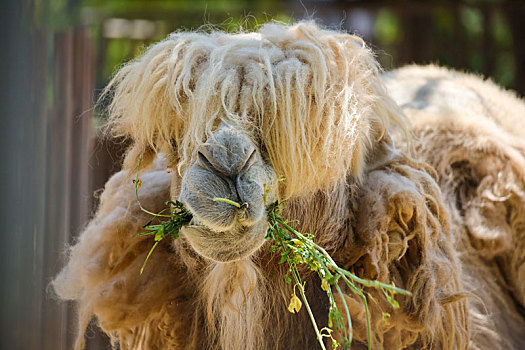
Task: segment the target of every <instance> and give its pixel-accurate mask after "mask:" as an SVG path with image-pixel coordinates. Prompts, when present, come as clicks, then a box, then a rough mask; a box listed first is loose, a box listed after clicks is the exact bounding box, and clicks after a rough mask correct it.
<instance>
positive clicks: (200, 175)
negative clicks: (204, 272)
mask: <svg viewBox="0 0 525 350" xmlns="http://www.w3.org/2000/svg"><path fill="white" fill-rule="evenodd" d="M276 184H277V176H276V174H275V171H274V170H273V168H272V167H271V166H270V165H269V164H268V162H267V161H265V160H264V159H263V157H262V155H261V152H260V150H259V149H258V148H257V147H256V145H255V144H254V143H253V142H252V141H251V140H250V138H249V137H248V136H247V135H246V134H245V133H243V132H242V131H241V130H239V129H238V128H236V127H235V126H231V125H221V126H220V127H219V128H218V130H217V131H216V132H215V133H214V134H213V135H212V137H211V138H210V139H208V140H207V141H206V142H205V143H203V144H202V145H201V146H200V147H199V148H198V151H197V157H196V159H195V160H194V161H193V162H192V164H191V165H190V166H189V167H188V169H187V170H186V171H185V173H184V176H183V178H182V185H181V191H180V197H179V200H180V201H181V202H183V203H184V204H185V205H186V207H187V208H188V210H190V211H191V213H192V214H193V222H192V224H191V225H189V226H187V227H185V228H183V230H182V231H181V234H183V235H184V236H185V237H186V238H187V239H188V241H189V242H190V244H191V246H192V247H193V249H195V251H196V252H197V253H199V254H201V255H202V256H204V257H206V258H209V259H211V260H214V261H218V262H229V261H235V260H239V259H242V258H245V257H247V256H250V255H251V254H252V253H254V252H255V251H257V249H259V247H260V246H261V245H262V244H263V243H264V238H265V235H266V229H267V223H266V203H272V202H273V201H274V200H275V199H276V188H277V187H276ZM265 189H268V191H267V192H266V193H265ZM214 198H226V199H230V200H232V201H235V202H237V203H240V204H241V207H240V208H238V207H236V206H234V205H231V204H229V203H226V202H222V201H216V200H215V201H214Z"/></svg>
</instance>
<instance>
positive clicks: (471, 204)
mask: <svg viewBox="0 0 525 350" xmlns="http://www.w3.org/2000/svg"><path fill="white" fill-rule="evenodd" d="M514 151H515V150H514ZM467 154H468V153H467ZM470 154H472V153H470ZM501 154H505V153H503V152H501V153H500V154H497V153H496V154H494V153H493V154H481V153H480V154H478V155H476V156H475V157H472V159H470V160H463V161H462V162H461V165H457V164H456V166H454V165H453V166H452V169H453V172H454V173H455V174H454V178H455V179H456V180H457V179H461V180H460V181H458V185H459V188H458V190H457V191H456V193H458V195H459V199H460V200H459V201H458V205H459V208H458V209H460V210H461V211H463V213H464V214H463V215H464V218H465V225H466V227H467V229H468V231H469V235H470V239H471V243H472V245H473V246H474V247H475V248H476V249H477V250H478V251H480V252H482V253H483V255H484V256H486V257H487V258H493V257H495V256H497V255H500V254H501V253H503V252H505V251H509V250H510V249H512V248H513V247H512V245H513V241H514V240H515V239H516V238H515V237H513V235H514V233H513V232H514V231H515V230H516V227H513V226H515V225H513V222H514V221H513V219H512V218H513V217H514V216H516V213H519V212H522V213H523V211H524V209H525V203H524V202H523V198H521V200H520V197H523V193H524V189H525V182H524V181H523V179H522V178H521V176H520V168H521V164H519V163H520V162H517V163H516V162H515V160H516V157H511V156H507V157H505V156H501ZM514 156H517V154H516V155H514ZM522 170H525V169H522Z"/></svg>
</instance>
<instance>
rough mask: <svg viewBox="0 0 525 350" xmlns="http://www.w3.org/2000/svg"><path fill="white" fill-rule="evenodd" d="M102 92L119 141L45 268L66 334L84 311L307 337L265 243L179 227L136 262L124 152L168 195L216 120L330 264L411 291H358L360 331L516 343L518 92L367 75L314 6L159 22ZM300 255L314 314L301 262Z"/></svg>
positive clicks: (158, 342) (125, 344)
mask: <svg viewBox="0 0 525 350" xmlns="http://www.w3.org/2000/svg"><path fill="white" fill-rule="evenodd" d="M385 86H386V88H388V93H389V94H390V95H391V96H392V97H393V98H394V99H392V98H391V97H389V94H387V92H386V91H387V89H386V88H385ZM106 96H108V97H111V98H112V102H111V105H110V106H109V113H110V124H109V125H110V130H111V131H112V132H113V133H114V134H115V135H124V136H127V137H129V138H130V139H131V140H132V141H133V144H132V146H131V147H130V150H129V152H128V155H127V157H126V159H125V162H124V166H123V170H122V171H121V172H119V173H117V174H115V175H114V176H113V177H112V178H111V179H110V180H109V181H108V183H107V184H106V187H105V190H104V193H103V194H102V196H101V203H100V206H99V208H98V211H97V214H96V215H95V217H94V218H93V220H92V221H91V222H90V223H89V225H88V226H87V227H86V229H85V231H84V232H83V233H82V234H81V236H80V237H79V239H78V242H77V243H76V244H75V245H74V246H73V247H71V248H70V250H69V260H68V263H67V265H66V266H65V267H64V269H63V270H62V272H61V273H60V274H59V275H58V276H57V277H56V278H55V280H54V281H53V286H54V289H55V291H56V293H57V295H58V296H59V297H60V298H62V299H69V300H75V301H76V302H77V305H78V308H79V337H78V339H77V343H76V348H77V349H81V348H83V346H84V337H83V334H84V332H85V328H86V326H87V324H88V323H89V321H90V320H91V318H92V316H93V315H94V316H95V317H96V319H97V323H98V325H99V326H100V328H101V329H102V330H103V331H104V332H105V333H106V334H108V336H109V337H110V338H111V339H112V341H113V343H114V345H115V346H119V347H120V349H181V348H182V349H282V348H286V349H312V348H316V347H318V343H317V339H316V338H315V333H314V332H313V331H312V328H311V323H310V320H309V318H308V315H307V314H306V313H305V312H303V310H301V311H300V312H298V313H296V314H292V313H290V312H288V311H287V308H288V306H289V301H290V295H292V294H293V287H292V286H291V285H290V284H287V283H286V282H285V280H284V275H285V274H286V272H287V268H286V267H285V266H283V265H279V264H278V262H279V258H280V256H279V255H277V256H276V254H274V253H272V252H270V251H269V248H270V245H269V244H266V245H263V246H262V247H261V248H260V249H258V250H257V251H256V252H255V253H253V255H251V256H249V257H246V258H242V259H239V260H235V261H231V262H217V261H214V260H212V259H208V258H205V257H204V256H202V255H199V254H198V253H197V252H196V250H195V249H193V248H192V245H191V242H190V240H189V239H187V237H186V236H185V235H184V234H182V235H181V237H180V238H179V239H177V240H174V241H173V240H169V239H164V240H162V241H161V242H160V243H159V244H158V246H157V247H156V250H155V253H154V254H152V255H151V257H150V259H149V260H148V265H147V267H146V268H145V269H144V273H143V274H142V275H140V274H139V272H140V269H141V267H142V265H143V263H144V260H145V258H146V256H147V254H148V252H149V251H150V249H151V246H152V244H153V243H152V240H151V239H148V237H142V238H135V236H136V234H137V233H140V232H142V231H143V228H142V225H144V223H146V222H148V221H149V220H150V216H149V215H148V214H146V213H144V212H143V211H142V210H141V209H140V207H139V206H138V204H137V202H136V200H135V193H134V186H133V183H132V182H131V179H132V177H133V175H134V172H135V169H136V166H137V163H136V161H137V158H138V156H139V155H140V154H143V155H144V165H145V166H144V170H143V171H142V173H141V180H142V186H141V187H140V189H139V192H138V195H139V197H140V201H141V204H142V205H143V207H145V208H147V209H148V210H150V211H152V212H158V211H160V210H161V209H163V207H164V203H165V202H166V201H168V200H175V199H177V198H179V195H180V193H181V184H183V176H184V175H185V174H186V171H187V169H188V167H190V166H191V164H195V162H196V158H198V152H199V146H200V145H202V144H203V143H204V142H206V141H208V140H210V139H213V138H214V137H215V136H214V135H216V134H215V133H216V130H217V129H218V128H219V124H228V125H230V126H232V125H233V126H234V127H235V128H237V129H239V130H242V131H243V134H245V135H247V136H248V137H249V138H250V139H251V140H252V142H253V144H255V145H256V147H257V151H258V152H260V153H261V155H262V158H263V159H264V161H265V162H267V163H268V164H269V165H270V166H271V167H272V168H273V169H274V170H275V173H276V174H278V175H284V177H285V179H286V180H285V181H282V182H279V191H278V199H279V200H283V199H287V200H288V201H287V207H286V208H284V209H283V211H282V215H283V217H285V218H287V219H289V220H292V219H293V220H297V222H296V224H295V226H296V228H297V230H298V231H300V232H307V233H313V234H315V238H314V241H315V243H316V244H318V245H319V246H321V247H323V248H324V249H325V250H326V251H327V252H328V253H329V254H330V256H332V257H333V259H334V261H335V262H336V263H337V265H338V266H340V267H342V268H344V269H346V270H349V271H351V272H352V273H354V274H356V275H357V276H359V277H362V278H367V279H373V280H378V281H381V282H383V283H388V284H390V283H394V284H395V285H396V286H398V287H400V288H404V289H407V290H409V291H410V292H412V295H411V296H399V297H398V298H397V299H398V302H399V305H400V308H399V309H394V308H393V307H392V306H391V305H390V304H389V303H388V301H387V300H386V298H385V296H384V295H383V294H382V292H381V291H380V290H375V289H365V293H366V295H367V297H368V298H369V306H370V314H371V321H372V322H371V333H372V339H371V340H370V341H371V344H370V345H371V346H372V348H374V349H403V348H412V349H467V348H471V349H519V348H523V347H525V344H523V341H524V340H523V339H521V338H520V337H519V334H520V330H522V329H525V321H524V318H525V317H524V315H523V313H522V311H520V310H523V306H524V305H525V304H524V303H525V300H524V299H525V297H524V289H523V285H524V281H525V278H524V276H525V272H524V271H525V260H524V259H523V256H524V252H525V247H524V246H523V242H525V240H524V239H523V238H524V237H523V234H524V232H525V229H524V227H525V223H524V221H523V218H524V217H525V216H524V215H522V214H523V212H524V210H525V209H524V208H525V200H524V198H525V197H524V195H523V193H524V192H525V181H524V179H525V177H524V176H523V175H524V174H525V170H524V169H525V165H524V164H525V147H524V145H523V141H522V140H521V139H520V137H521V138H523V135H525V127H523V124H519V120H520V116H523V110H524V108H525V107H523V106H524V104H523V102H522V101H520V100H518V99H517V98H516V97H514V96H511V95H510V94H507V93H505V92H503V91H501V90H500V89H499V88H496V87H495V86H492V85H490V83H487V82H483V81H482V80H480V79H479V78H476V77H468V76H462V75H456V74H454V73H451V72H449V71H446V70H440V69H437V68H435V67H426V68H417V67H412V68H408V69H405V70H399V71H395V72H393V73H389V74H387V75H385V76H383V77H381V76H380V69H379V67H378V65H377V63H376V61H375V59H374V57H373V55H372V53H371V51H370V50H369V49H368V48H366V46H365V45H364V44H363V42H362V40H361V39H359V38H357V37H355V36H352V35H348V34H344V33H340V32H337V31H330V30H326V29H322V28H320V27H319V26H317V25H316V24H315V23H311V22H301V23H298V24H296V25H294V26H284V25H279V24H268V25H265V26H263V27H262V28H261V29H260V30H259V31H258V32H256V33H240V34H226V33H222V32H212V33H202V32H180V33H175V34H172V35H171V36H170V37H168V38H167V39H166V40H164V41H162V42H160V43H158V44H156V45H154V46H152V47H151V48H149V49H148V50H147V51H146V52H145V53H144V54H143V55H142V56H141V57H139V58H137V59H136V60H135V61H132V62H130V63H129V64H127V65H126V66H124V67H123V68H122V69H121V70H120V71H119V73H117V75H116V76H115V78H114V80H113V81H112V83H110V85H109V87H108V88H107V90H106ZM394 100H395V102H394ZM480 105H481V106H480ZM400 107H401V108H400ZM405 115H406V116H408V117H409V118H410V120H411V121H412V122H413V125H414V126H413V127H410V126H409V124H408V122H407V121H406V118H405ZM477 125H480V127H479V128H478V127H477ZM512 125H518V126H517V127H514V128H512ZM520 125H521V127H520ZM410 130H411V131H412V132H413V133H414V135H416V137H415V138H414V142H413V146H414V147H413V148H414V151H415V153H413V154H412V153H411V152H410V149H411V148H412V147H411V146H408V145H407V137H406V135H407V134H409V133H410ZM261 162H262V161H261ZM427 163H428V164H430V165H427ZM431 166H432V167H433V168H432V167H431ZM170 169H174V170H176V171H170ZM254 182H256V181H255V180H254ZM210 190H212V188H210ZM298 269H299V272H300V273H301V276H302V279H303V281H304V282H305V293H306V296H307V299H308V300H309V302H310V304H311V307H312V312H313V314H314V315H315V319H316V320H317V321H318V322H319V323H320V324H327V322H328V317H327V315H328V310H329V305H328V303H327V301H326V294H325V292H324V291H323V290H322V289H321V287H320V281H319V279H318V277H317V275H316V274H315V273H313V272H311V271H308V270H307V269H305V270H300V266H298ZM340 286H341V287H342V288H343V292H344V293H343V294H344V296H343V297H344V298H345V301H346V303H347V305H348V306H349V309H350V314H351V319H352V327H351V328H352V329H353V343H352V348H353V349H354V348H355V349H360V348H363V347H366V346H367V345H368V344H367V343H368V337H367V325H366V317H365V311H364V307H363V304H362V301H361V300H360V299H358V297H356V296H355V295H354V294H353V293H351V291H350V290H348V289H346V288H344V286H343V285H342V284H341V285H340ZM336 303H341V304H342V301H341V300H337V298H336ZM339 308H340V309H342V307H339ZM349 328H350V327H349ZM334 337H335V338H337V337H338V335H337V334H335V335H334ZM117 344H118V345H117ZM328 345H329V344H328Z"/></svg>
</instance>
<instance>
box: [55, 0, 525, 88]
mask: <svg viewBox="0 0 525 350" xmlns="http://www.w3.org/2000/svg"><path fill="white" fill-rule="evenodd" d="M57 4H60V6H62V8H63V10H64V11H66V12H68V13H72V12H75V13H76V14H77V16H78V17H77V20H78V21H79V22H78V23H81V24H82V25H86V26H89V27H90V28H91V29H92V34H93V38H94V40H95V43H96V45H95V47H96V57H97V61H96V66H97V76H96V86H97V88H100V87H102V86H103V85H104V84H105V83H107V80H108V78H109V77H110V76H111V74H112V73H113V72H114V71H115V69H116V67H118V66H119V65H120V64H121V63H122V62H125V61H127V60H129V59H130V58H132V57H134V56H135V55H137V54H138V53H140V52H141V51H142V50H143V48H144V46H147V45H149V44H151V43H153V42H155V41H158V40H160V39H162V38H163V37H165V36H166V35H167V34H168V33H170V32H172V31H174V30H180V29H187V30H191V29H196V28H200V27H201V26H202V25H206V24H212V25H214V28H218V29H222V30H226V31H238V30H252V29H254V28H255V27H257V26H258V25H260V24H261V23H265V22H267V21H269V20H278V21H282V22H285V23H290V22H292V21H293V20H297V19H301V18H305V17H309V18H314V19H315V20H317V21H319V22H321V23H323V24H325V25H327V26H329V27H335V28H339V29H343V30H347V31H350V32H356V33H357V34H359V35H361V36H363V37H364V38H365V39H366V40H367V41H368V42H369V43H371V45H373V47H374V48H375V49H376V51H377V53H378V56H379V60H380V62H381V63H382V64H383V66H384V67H385V68H386V69H392V68H395V67H398V66H400V65H403V64H406V63H411V62H416V63H436V64H440V65H445V66H449V67H455V68H458V69H463V70H468V71H471V72H476V73H481V74H484V75H486V76H490V77H492V78H493V79H494V80H495V81H496V82H498V83H499V84H501V85H503V86H505V87H508V88H521V86H519V85H518V84H517V82H518V79H517V77H516V64H517V62H516V57H515V53H514V52H513V46H514V44H515V41H516V40H517V39H518V38H515V33H513V28H512V24H511V22H510V21H509V18H508V17H509V16H513V15H515V14H516V13H515V10H516V8H519V7H520V4H519V2H517V1H505V0H464V1H447V0H434V1H425V0H419V1H403V0H398V1H390V0H379V1H375V0H368V1H338V0H324V1H302V2H299V1H297V0H294V1H292V0H289V1H278V0H252V1H250V0H216V1H209V0H208V1H197V0H195V1H183V0H173V1H169V0H149V1H148V0H127V1H126V0H85V1H80V0H75V1H66V0H57ZM521 7H523V6H521ZM55 10H56V9H55ZM521 11H523V10H521ZM516 15H519V14H516ZM62 17H63V16H54V17H53V18H54V19H55V18H56V19H57V20H60V18H62ZM52 22H53V21H52ZM521 93H522V94H523V93H524V91H523V90H521Z"/></svg>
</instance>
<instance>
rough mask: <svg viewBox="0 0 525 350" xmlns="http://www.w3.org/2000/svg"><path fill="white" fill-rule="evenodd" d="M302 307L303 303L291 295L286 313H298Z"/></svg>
mask: <svg viewBox="0 0 525 350" xmlns="http://www.w3.org/2000/svg"><path fill="white" fill-rule="evenodd" d="M302 305H303V303H302V302H301V300H300V299H299V298H298V297H297V295H295V294H292V299H290V305H288V311H290V312H291V313H292V314H294V313H296V312H299V310H301V306H302Z"/></svg>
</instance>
